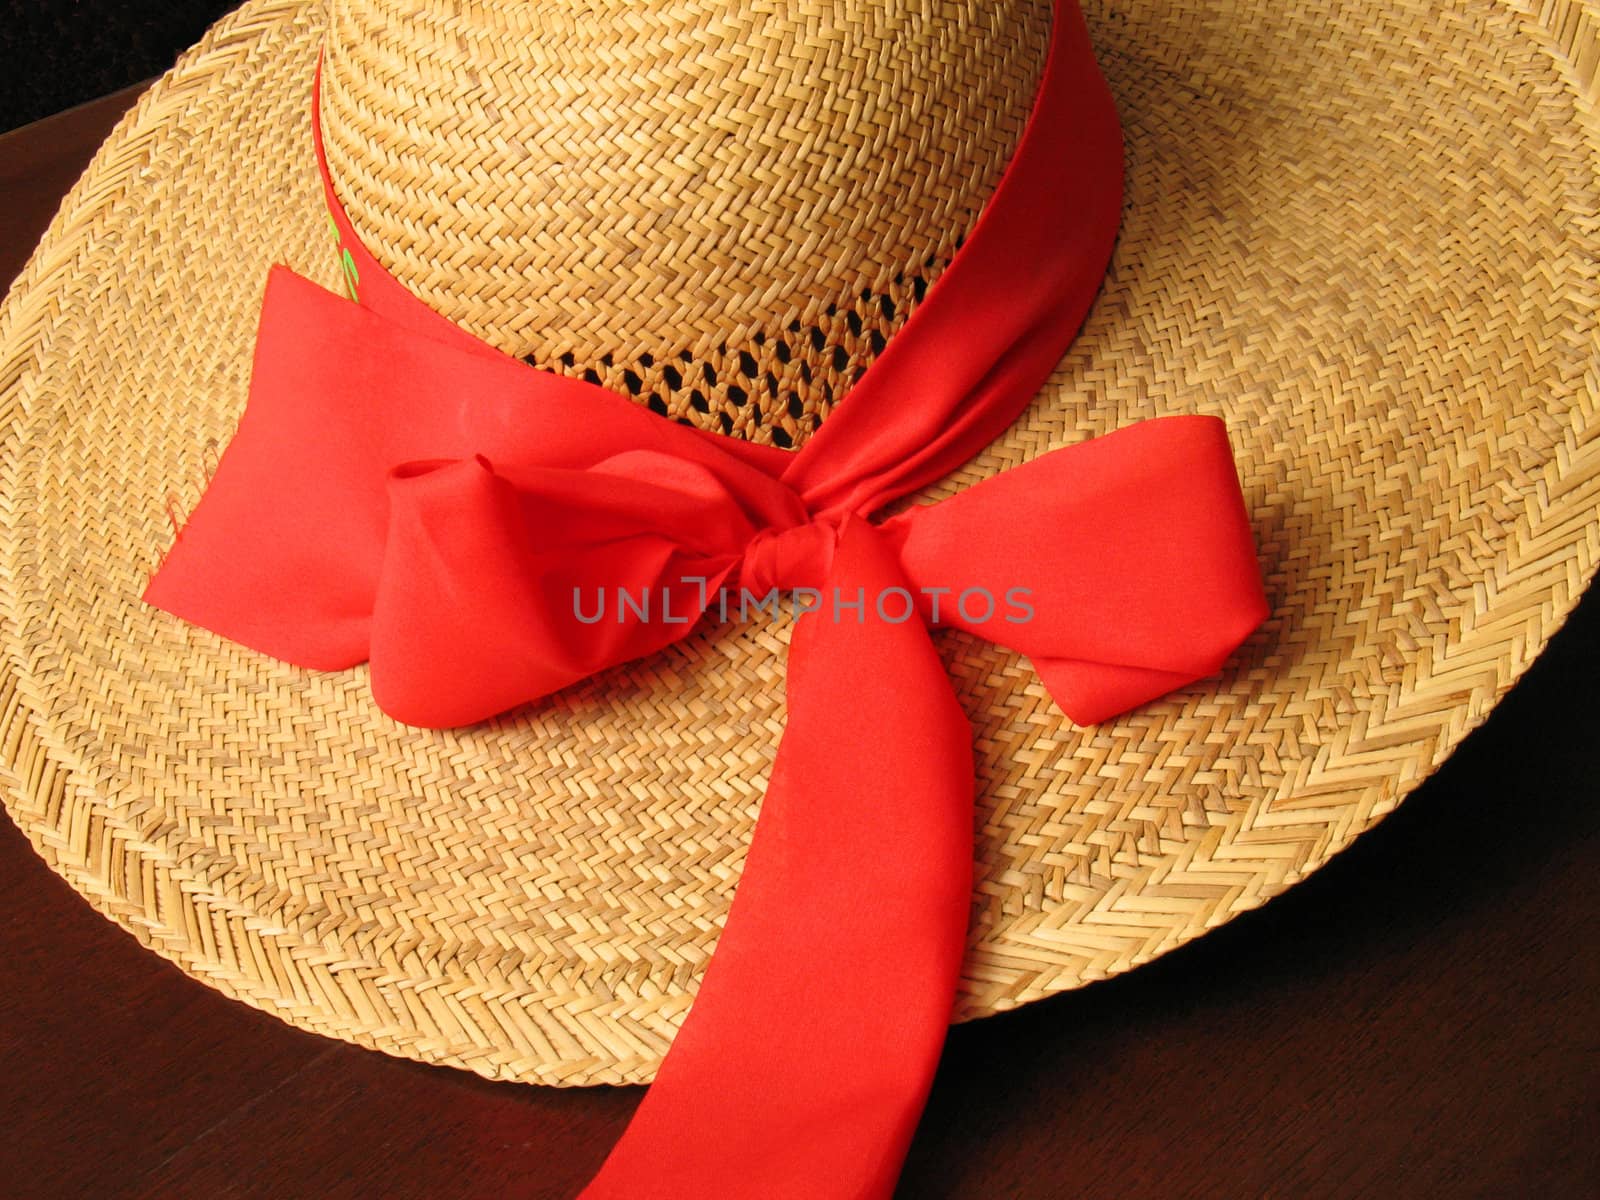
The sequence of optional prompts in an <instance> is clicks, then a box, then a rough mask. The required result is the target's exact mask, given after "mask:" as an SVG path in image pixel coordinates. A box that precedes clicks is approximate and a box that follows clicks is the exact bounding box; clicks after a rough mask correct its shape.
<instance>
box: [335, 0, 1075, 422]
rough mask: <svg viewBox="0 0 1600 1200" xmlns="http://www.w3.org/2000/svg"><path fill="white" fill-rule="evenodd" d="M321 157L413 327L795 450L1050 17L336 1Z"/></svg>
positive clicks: (998, 152) (978, 161)
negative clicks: (466, 332)
mask: <svg viewBox="0 0 1600 1200" xmlns="http://www.w3.org/2000/svg"><path fill="white" fill-rule="evenodd" d="M329 7H330V17H329V20H330V29H331V33H330V36H329V39H328V52H327V62H326V66H325V68H324V70H325V80H326V85H327V91H326V94H325V98H324V101H323V112H324V116H325V119H326V123H325V125H324V129H325V131H326V133H327V147H328V161H329V166H330V169H331V171H332V173H333V177H334V179H335V180H336V181H337V186H338V188H339V195H340V199H341V200H342V201H343V203H344V205H345V207H346V209H347V211H348V212H349V214H350V218H351V221H352V222H353V223H354V225H355V228H356V231H357V233H358V234H360V235H361V238H362V241H363V243H364V244H366V245H367V246H368V248H369V249H371V250H372V251H373V253H374V254H375V255H376V256H377V258H378V260H379V261H380V262H382V263H383V264H384V266H385V267H386V268H388V269H389V270H390V271H391V272H393V273H394V274H395V275H396V276H397V277H398V278H399V279H400V280H401V281H402V282H403V283H405V284H406V285H407V286H408V287H410V288H411V289H412V290H413V291H414V292H416V293H417V294H418V295H420V296H421V297H422V298H423V299H424V300H426V301H427V302H428V303H429V304H430V305H431V306H432V307H433V308H434V309H436V310H437V311H439V312H441V313H443V314H444V315H445V316H447V317H449V318H450V319H451V320H452V321H455V322H456V323H457V324H459V325H462V326H464V327H465V328H467V329H470V330H471V331H472V332H473V333H475V334H477V335H478V336H480V337H482V338H484V339H485V340H487V341H489V342H491V343H492V344H494V345H496V346H498V347H500V348H501V349H503V350H506V351H508V352H510V353H513V354H517V355H521V356H523V357H525V358H526V359H527V360H528V361H529V362H531V363H533V364H534V365H535V366H539V367H543V368H545V369H548V370H553V371H558V372H561V373H563V374H568V375H577V376H582V377H585V378H588V379H590V380H591V381H592V382H595V383H601V384H604V385H605V386H607V387H610V388H613V389H614V390H616V391H619V392H623V393H625V394H629V395H632V396H635V397H637V398H638V399H639V400H640V401H641V402H642V403H647V404H649V405H650V406H651V407H652V408H654V409H655V410H656V411H657V412H659V413H661V414H663V415H670V416H673V417H677V418H679V419H681V420H683V421H686V422H689V423H691V424H698V425H701V426H703V427H704V428H707V429H714V430H721V431H722V432H724V433H730V434H734V435H736V436H740V437H747V438H750V439H752V440H757V441H763V442H769V443H772V444H775V445H779V446H785V447H789V446H798V445H800V444H801V442H803V441H804V440H805V438H806V437H807V436H808V435H809V434H810V432H811V431H812V430H813V429H814V428H816V426H817V425H818V424H820V422H821V420H822V419H823V417H824V416H825V415H826V414H827V412H828V411H829V410H830V409H831V408H832V407H833V405H834V404H835V403H837V402H838V401H839V400H841V399H843V397H844V395H845V394H846V393H847V392H848V391H849V388H850V385H851V384H852V383H854V382H855V380H856V379H858V378H860V376H861V374H862V373H864V372H865V371H866V368H867V366H868V365H870V363H871V361H872V359H873V358H874V357H876V355H877V354H878V352H879V351H881V350H882V348H883V346H884V343H885V341H886V340H887V339H888V338H889V337H891V336H893V334H894V331H895V330H896V329H898V328H899V327H900V325H901V324H902V323H904V321H905V320H906V318H907V317H908V316H909V315H910V312H911V310H912V308H914V307H915V304H916V302H917V301H918V300H920V299H921V297H922V294H923V293H924V292H925V291H926V289H927V287H928V286H929V285H930V284H931V283H932V282H933V280H934V279H935V278H937V276H938V274H939V272H940V271H941V270H942V269H943V268H944V266H945V265H947V263H948V261H949V257H950V255H951V254H952V253H954V251H955V249H956V248H957V246H958V245H959V242H960V238H961V236H962V235H963V234H964V233H965V232H966V231H967V229H968V228H970V226H971V224H972V222H973V221H975V220H976V219H977V215H978V211H979V209H980V208H981V207H982V204H983V201H984V199H985V198H986V197H987V196H988V195H989V193H990V191H992V190H993V187H994V184H995V181H996V180H997V179H998V178H999V176H1000V173H1001V171H1002V169H1003V168H1004V166H1005V162H1006V159H1007V157H1008V155H1009V153H1010V150H1011V147H1012V146H1014V145H1015V144H1016V141H1017V139H1018V138H1019V137H1020V136H1021V133H1022V126H1023V123H1024V122H1025V120H1026V118H1027V114H1028V109H1029V105H1030V102H1031V100H1032V97H1033V94H1034V91H1035V90H1036V88H1037V85H1038V79H1039V75H1040V72H1041V71H1042V70H1043V66H1044V55H1045V50H1046V48H1047V47H1048V44H1049V27H1050V11H1051V0H931V2H923V0H919V2H918V3H911V2H909V0H895V2H893V3H887V4H884V3H879V4H839V3H836V2H835V0H788V2H786V3H783V4H772V3H757V2H751V3H746V4H726V3H712V2H710V0H684V2H680V3H674V4H638V3H636V2H634V0H602V2H600V3H591V4H583V5H574V4H572V3H571V2H570V0H543V2H538V3H525V4H495V3H481V2H479V3H459V2H454V0H452V2H448V3H447V2H445V0H405V2H404V3H398V2H396V0H329Z"/></svg>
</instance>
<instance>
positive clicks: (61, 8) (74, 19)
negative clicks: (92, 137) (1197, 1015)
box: [0, 0, 240, 130]
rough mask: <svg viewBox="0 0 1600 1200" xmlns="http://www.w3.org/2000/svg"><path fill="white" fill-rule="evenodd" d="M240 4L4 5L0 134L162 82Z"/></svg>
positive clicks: (47, 1)
mask: <svg viewBox="0 0 1600 1200" xmlns="http://www.w3.org/2000/svg"><path fill="white" fill-rule="evenodd" d="M239 2H240V0H0V130H5V129H12V128H15V127H16V126H18V125H25V124H27V123H28V122H29V121H36V120H38V119H39V118H40V117H44V116H48V115H49V114H50V113H53V112H57V111H59V110H60V109H63V108H68V107H70V106H71V105H74V104H81V103H83V102H84V101H85V100H92V99H93V98H94V97H96V96H103V95H104V94H105V93H107V92H114V91H116V90H117V89H118V88H123V87H127V86H128V85H129V84H130V83H137V82H138V81H139V80H141V79H149V78H150V77H151V76H153V75H159V74H161V72H163V71H165V70H166V69H167V68H168V67H170V66H171V65H172V62H173V60H174V59H175V58H177V57H178V55H179V53H180V52H182V51H184V50H187V49H188V48H189V47H190V46H192V45H194V43H195V42H197V41H199V40H200V35H201V34H202V33H204V32H205V30H206V26H208V25H210V24H211V23H212V22H213V21H215V20H216V19H217V18H218V17H220V16H221V15H222V14H223V13H225V12H228V11H229V10H230V9H233V8H236V7H238V4H239Z"/></svg>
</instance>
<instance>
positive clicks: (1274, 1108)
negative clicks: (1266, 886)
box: [0, 92, 1600, 1200]
mask: <svg viewBox="0 0 1600 1200" xmlns="http://www.w3.org/2000/svg"><path fill="white" fill-rule="evenodd" d="M132 99H133V93H131V92H124V93H118V94H117V95H116V96H112V97H108V98H107V99H106V100H104V101H101V102H98V103H96V104H94V105H90V106H86V107H84V108H81V109H75V110H72V111H71V112H69V113H65V114H62V115H61V116H59V117H55V118H51V119H50V120H48V121H46V122H41V123H39V124H38V125H35V126H30V127H27V128H24V129H21V130H17V131H15V132H14V133H11V134H7V135H4V136H3V137H0V281H9V280H10V279H11V277H12V276H13V275H14V274H15V272H16V271H17V270H18V269H19V268H20V267H21V265H22V263H23V261H24V260H25V258H26V256H27V253H28V251H29V250H30V249H31V247H32V245H33V243H34V241H35V240H36V239H37V237H38V236H39V234H40V233H42V231H43V229H44V226H45V224H46V222H47V221H48V219H49V216H50V214H51V212H52V211H53V209H54V207H55V205H56V203H57V202H58V200H59V197H60V195H61V193H62V192H63V191H64V190H65V189H66V187H67V186H68V185H69V184H70V183H71V181H72V179H73V178H74V176H75V175H76V173H77V171H78V170H80V169H81V168H82V166H83V165H84V164H85V163H86V162H87V161H88V158H89V156H90V154H91V153H92V152H93V149H94V147H95V145H97V144H98V141H99V139H100V138H101V137H103V136H104V135H105V133H106V132H107V131H109V129H110V127H111V124H112V123H113V122H114V120H115V118H116V116H117V115H118V114H119V113H120V112H121V110H122V109H123V108H124V107H125V106H126V105H127V104H128V103H129V102H131V100H132ZM1597 742H1600V596H1597V594H1596V593H1595V592H1594V591H1593V590H1591V592H1590V594H1589V595H1588V596H1587V597H1586V599H1585V601H1584V604H1583V605H1582V607H1581V608H1580V610H1579V613H1578V615H1577V616H1575V617H1574V618H1573V619H1572V621H1570V622H1569V623H1568V626H1567V628H1566V629H1565V630H1563V632H1562V633H1561V635H1560V636H1559V637H1558V638H1557V639H1556V641H1555V642H1554V643H1553V644H1552V645H1551V647H1550V648H1549V649H1548V650H1547V651H1546V653H1545V654H1544V656H1543V657H1542V658H1541V659H1540V661H1539V662H1538V664H1537V665H1536V666H1535V667H1534V668H1533V670H1532V671H1530V672H1529V674H1528V676H1527V677H1526V678H1525V680H1524V681H1523V682H1522V683H1521V684H1520V685H1519V686H1518V688H1517V689H1516V691H1515V692H1514V693H1513V694H1512V696H1511V697H1510V698H1509V699H1508V700H1507V701H1506V702H1505V703H1504V704H1503V705H1502V706H1501V708H1500V709H1499V710H1498V711H1497V712H1496V714H1495V715H1494V717H1493V718H1492V719H1491V721H1490V722H1489V723H1488V725H1486V726H1485V727H1484V729H1482V730H1480V731H1479V733H1478V734H1475V735H1474V736H1473V737H1472V738H1471V739H1470V740H1469V741H1468V742H1467V744H1466V745H1464V746H1463V747H1462V748H1461V749H1460V750H1459V751H1458V752H1457V753H1456V755H1455V756H1454V758H1453V759H1452V760H1451V761H1450V763H1449V764H1448V765H1447V766H1446V767H1445V769H1444V770H1443V771H1441V772H1440V773H1439V774H1438V775H1437V776H1436V777H1435V778H1434V779H1433V780H1431V781H1430V782H1429V783H1428V784H1427V785H1426V786H1424V787H1423V788H1422V789H1421V790H1420V791H1418V792H1417V793H1415V794H1414V795H1413V796H1412V797H1411V798H1410V799H1409V800H1408V801H1407V802H1406V804H1405V805H1404V806H1403V807H1402V808H1401V810H1400V811H1399V812H1398V813H1396V814H1395V815H1394V816H1392V817H1390V818H1389V819H1388V820H1387V821H1385V822H1384V824H1383V825H1382V826H1380V827H1379V828H1378V829H1377V830H1375V831H1373V832H1372V833H1370V834H1368V835H1367V836H1366V837H1365V838H1363V839H1362V840H1361V841H1360V842H1358V843H1357V845H1356V846H1355V847H1354V848H1353V849H1351V850H1349V851H1347V852H1346V853H1345V854H1343V855H1342V856H1340V857H1339V858H1338V859H1336V860H1335V861H1334V862H1333V863H1332V864H1331V865H1330V866H1328V867H1327V868H1326V869H1325V870H1324V871H1322V872H1321V873H1320V874H1319V875H1317V876H1315V877H1314V878H1312V879H1311V880H1310V881H1308V882H1307V883H1305V884H1303V885H1301V886H1300V887H1298V888H1296V889H1294V890H1293V891H1292V892H1290V893H1289V894H1287V895H1286V896H1283V897H1280V898H1279V899H1278V900H1276V901H1274V902H1273V903H1271V904H1270V905H1268V906H1267V907H1266V908H1265V909H1262V910H1260V911H1258V912H1255V913H1251V914H1249V915H1247V916H1246V917H1244V918H1241V919H1240V920H1238V921H1236V922H1234V923H1233V924H1232V925H1229V926H1227V927H1225V928H1224V929H1222V930H1220V931H1218V932H1216V933H1214V934H1211V935H1209V936H1208V937H1205V938H1203V939H1201V940H1200V941H1198V942H1196V943H1193V944H1192V945H1190V946H1188V947H1186V948H1184V949H1182V950H1180V951H1178V952H1176V953H1174V954H1172V955H1169V956H1168V957H1166V958H1164V959H1162V960H1160V961H1158V962H1156V963H1154V964H1152V965H1150V966H1148V967H1145V968H1141V969H1140V970H1138V971H1135V972H1133V973H1132V974H1131V975H1128V976H1125V977H1123V978H1120V979H1117V980H1113V981H1111V982H1109V983H1106V984H1099V985H1096V986H1094V987H1090V988H1088V989H1085V990H1083V991H1080V992H1077V993H1073V994H1070V995H1066V996H1062V997H1058V998H1056V999H1054V1000H1050V1001H1046V1002H1044V1003H1041V1004H1035V1005H1032V1006H1030V1007H1029V1008H1027V1009H1024V1010H1022V1011H1020V1012H1017V1013H1012V1014H1008V1015H1006V1016H1002V1017H996V1018H991V1019H989V1020H987V1021H982V1022H979V1023H977V1024H974V1025H969V1026H963V1027H960V1028H958V1029H956V1030H954V1031H953V1032H952V1034H951V1037H950V1042H949V1046H948V1049H947V1052H946V1056H945V1061H944V1065H943V1068H942V1069H941V1072H940V1075H939V1079H938V1082H937V1084H936V1086H935V1089H934V1094H933V1097H932V1100H931V1103H930V1105H929V1108H928V1112H927V1116H926V1117H925V1119H924V1121H923V1124H922V1128H921V1131H920V1133H919V1135H918V1137H917V1140H916V1143H915V1144H914V1146H913V1147H912V1151H911V1156H910V1159H909V1161H908V1163H907V1166H906V1171H905V1175H904V1178H903V1183H902V1187H901V1189H900V1192H899V1195H900V1196H901V1197H903V1198H905V1200H923V1198H933V1200H939V1198H947V1200H1035V1198H1037V1200H1057V1198H1063V1197H1074V1196H1085V1197H1100V1196H1104V1197H1117V1198H1118V1200H1136V1198H1139V1197H1188V1196H1195V1197H1246V1196H1267V1195H1271V1196H1283V1197H1349V1196H1376V1197H1413V1196H1415V1197H1429V1198H1434V1200H1437V1198H1440V1197H1458V1196H1484V1197H1519V1196H1537V1197H1540V1198H1541V1200H1556V1198H1563V1197H1586V1198H1587V1197H1594V1196H1597V1195H1600V944H1597V934H1596V927H1595V926H1596V918H1597V916H1600V871H1597V868H1600V795H1597V792H1600V769H1597V767H1596V766H1595V758H1594V747H1595V745H1596V743H1597ZM1464 815H1465V816H1466V817H1467V818H1468V819H1467V820H1462V819H1461V818H1462V817H1463V816H1464ZM1447 816H1450V817H1453V818H1454V820H1451V821H1449V822H1448V823H1447V822H1446V820H1445V818H1446V817H1447ZM641 1094H642V1093H641V1092H640V1090H639V1089H635V1088H621V1089H606V1088H603V1089H588V1090H559V1089H553V1088H533V1087H520V1086H516V1085H509V1084H491V1083H488V1082H485V1081H483V1080H481V1079H478V1078H476V1077H475V1076H471V1075H467V1074H464V1073H461V1072H455V1071H449V1070H445V1069H440V1068H429V1067H423V1066H419V1065H417V1064H414V1063H410V1062H404V1061H401V1060H398V1059H391V1058H388V1057H385V1056H383V1055H380V1054H376V1053H373V1052H370V1051H365V1050H360V1049H357V1048H355V1047H351V1046H347V1045H343V1044H341V1043H337V1042H332V1041H327V1040H324V1039H321V1038H318V1037H315V1036H313V1035H310V1034H305V1033H301V1032H298V1031H296V1030H293V1029H290V1028H289V1027H287V1026H285V1025H282V1024H280V1023H279V1022H277V1021H276V1020H274V1019H273V1018H271V1017H268V1016H265V1015H263V1014H261V1013H258V1012H255V1011H254V1010H252V1009H249V1008H246V1007H244V1006H242V1005H240V1004H237V1003H234V1002H232V1001H229V1000H226V999H224V998H223V997H221V996H219V995H217V994H215V993H213V992H211V991H210V990H208V989H207V988H205V987H203V986H201V985H200V984H198V983H195V982H193V981H191V980H189V979H187V978H186V977H184V976H183V975H182V974H180V973H179V972H178V971H177V970H176V969H175V968H174V967H172V966H170V965H168V964H167V963H166V962H165V961H163V960H162V959H160V958H158V957H156V956H155V955H154V954H152V953H149V952H147V951H145V950H143V949H142V948H140V947H139V946H138V945H137V944H136V943H135V942H134V941H133V940H132V939H131V938H130V937H129V936H128V935H126V934H124V933H122V932H121V931H120V930H118V929H117V928H115V927H114V926H113V925H111V924H110V923H109V922H108V921H106V920H104V919H103V918H101V917H99V916H98V915H96V914H95V913H93V912H92V911H91V910H90V909H89V908H88V906H87V905H86V904H84V903H83V902H82V901H81V900H79V899H78V897H77V896H76V895H75V894H74V893H73V892H72V891H71V890H70V889H69V888H68V887H67V886H66V885H65V884H63V883H62V882H61V881H60V880H58V879H57V878H56V877H55V876H54V875H52V874H51V873H50V872H49V871H47V870H46V869H45V868H44V866H43V865H41V863H40V862H39V861H38V859H37V858H35V857H34V855H33V853H32V851H31V850H30V849H29V847H28V845H27V843H26V841H25V840H24V839H23V838H22V836H21V835H20V834H19V833H18V832H17V831H16V829H15V828H14V827H13V826H12V825H11V824H10V823H9V821H7V820H5V819H4V818H0V1197H7V1198H9V1197H17V1198H22V1197H81V1196H96V1197H124V1196H126V1197H163V1198H169V1197H197V1198H205V1200H220V1198H223V1197H271V1198H274V1200H279V1198H298V1197H329V1198H336V1197H374V1198H376V1197H383V1198H385V1200H403V1198H406V1197H418V1198H427V1200H444V1198H453V1197H480V1196H481V1197H491V1196H492V1197H504V1196H512V1197H521V1198H526V1200H562V1198H566V1197H572V1196H574V1195H576V1193H577V1191H578V1189H579V1188H580V1187H581V1186H582V1183H583V1182H584V1180H585V1179H586V1178H587V1177H588V1175H589V1174H590V1173H591V1172H592V1171H593V1170H594V1169H595V1168H596V1167H597V1166H598V1165H599V1163H600V1161H601V1159H602V1158H603V1157H604V1155H605V1153H606V1150H607V1148H608V1147H609V1146H610V1144H611V1142H612V1141H613V1140H614V1139H615V1138H616V1136H617V1135H618V1134H619V1133H620V1132H621V1130H622V1127H623V1125H624V1124H625V1123H626V1121H627V1119H628V1115H629V1113H630V1112H631V1111H632V1109H633V1107H634V1105H635V1104H636V1103H637V1101H638V1097H639V1096H640V1095H641ZM711 1200H715V1198H711Z"/></svg>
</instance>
